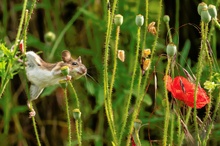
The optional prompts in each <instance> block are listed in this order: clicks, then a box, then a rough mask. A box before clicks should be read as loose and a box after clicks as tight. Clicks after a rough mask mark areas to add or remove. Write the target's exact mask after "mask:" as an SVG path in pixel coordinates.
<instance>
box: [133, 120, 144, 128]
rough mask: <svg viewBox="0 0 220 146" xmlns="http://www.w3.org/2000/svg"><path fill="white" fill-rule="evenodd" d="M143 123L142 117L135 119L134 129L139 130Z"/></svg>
mask: <svg viewBox="0 0 220 146" xmlns="http://www.w3.org/2000/svg"><path fill="white" fill-rule="evenodd" d="M141 124H142V121H141V120H140V119H135V120H134V129H135V130H137V131H139V129H140V128H141Z"/></svg>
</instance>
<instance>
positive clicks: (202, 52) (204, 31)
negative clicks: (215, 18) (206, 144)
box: [193, 22, 208, 144]
mask: <svg viewBox="0 0 220 146" xmlns="http://www.w3.org/2000/svg"><path fill="white" fill-rule="evenodd" d="M201 31H202V40H201V47H200V53H199V58H198V66H197V74H196V84H195V91H194V112H193V115H194V116H193V118H194V124H195V132H196V135H197V140H198V143H199V144H201V140H200V136H199V129H198V123H197V118H196V117H197V109H196V103H197V93H198V86H199V81H200V78H201V75H202V71H203V64H204V62H203V60H204V57H205V51H206V48H207V44H206V40H207V34H208V24H207V23H204V22H201Z"/></svg>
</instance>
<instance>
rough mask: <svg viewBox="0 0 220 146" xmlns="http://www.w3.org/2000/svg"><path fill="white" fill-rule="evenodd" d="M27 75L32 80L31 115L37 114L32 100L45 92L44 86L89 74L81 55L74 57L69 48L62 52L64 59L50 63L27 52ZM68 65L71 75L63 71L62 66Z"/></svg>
mask: <svg viewBox="0 0 220 146" xmlns="http://www.w3.org/2000/svg"><path fill="white" fill-rule="evenodd" d="M25 55H26V62H25V64H26V67H25V70H26V76H27V79H28V80H29V81H30V83H31V85H30V99H29V100H28V101H27V105H28V107H29V109H30V112H29V117H30V118H31V117H34V116H35V115H36V113H35V111H34V109H33V108H32V107H31V105H30V104H31V102H32V101H33V100H36V99H37V98H38V97H39V96H40V94H41V93H42V92H43V90H44V88H46V87H48V86H52V85H56V84H59V81H61V80H69V79H70V78H71V79H73V80H76V79H79V78H80V77H82V76H84V75H86V74H87V68H86V67H85V65H84V64H83V63H82V60H81V57H80V56H79V57H78V58H77V59H73V58H72V57H71V53H70V51H68V50H64V51H63V52H62V61H60V62H56V63H48V62H46V61H44V60H43V59H42V58H41V57H40V56H39V55H37V54H36V53H35V52H33V51H27V52H26V54H25ZM63 66H67V67H68V68H69V75H68V76H65V75H63V74H62V72H61V68H62V67H63Z"/></svg>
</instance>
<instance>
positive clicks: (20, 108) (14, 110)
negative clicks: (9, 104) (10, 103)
mask: <svg viewBox="0 0 220 146" xmlns="http://www.w3.org/2000/svg"><path fill="white" fill-rule="evenodd" d="M27 110H28V107H27V106H24V105H22V106H15V107H13V108H12V109H11V116H13V115H14V114H18V113H23V112H26V111H27Z"/></svg>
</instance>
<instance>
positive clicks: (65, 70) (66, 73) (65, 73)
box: [60, 66, 70, 76]
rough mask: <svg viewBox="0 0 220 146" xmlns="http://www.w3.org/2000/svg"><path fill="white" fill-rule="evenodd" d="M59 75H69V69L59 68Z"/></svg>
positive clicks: (65, 67) (66, 67)
mask: <svg viewBox="0 0 220 146" xmlns="http://www.w3.org/2000/svg"><path fill="white" fill-rule="evenodd" d="M60 70H61V73H62V74H63V75H64V76H67V75H68V74H69V72H70V69H69V67H68V66H63V67H61V69H60Z"/></svg>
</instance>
